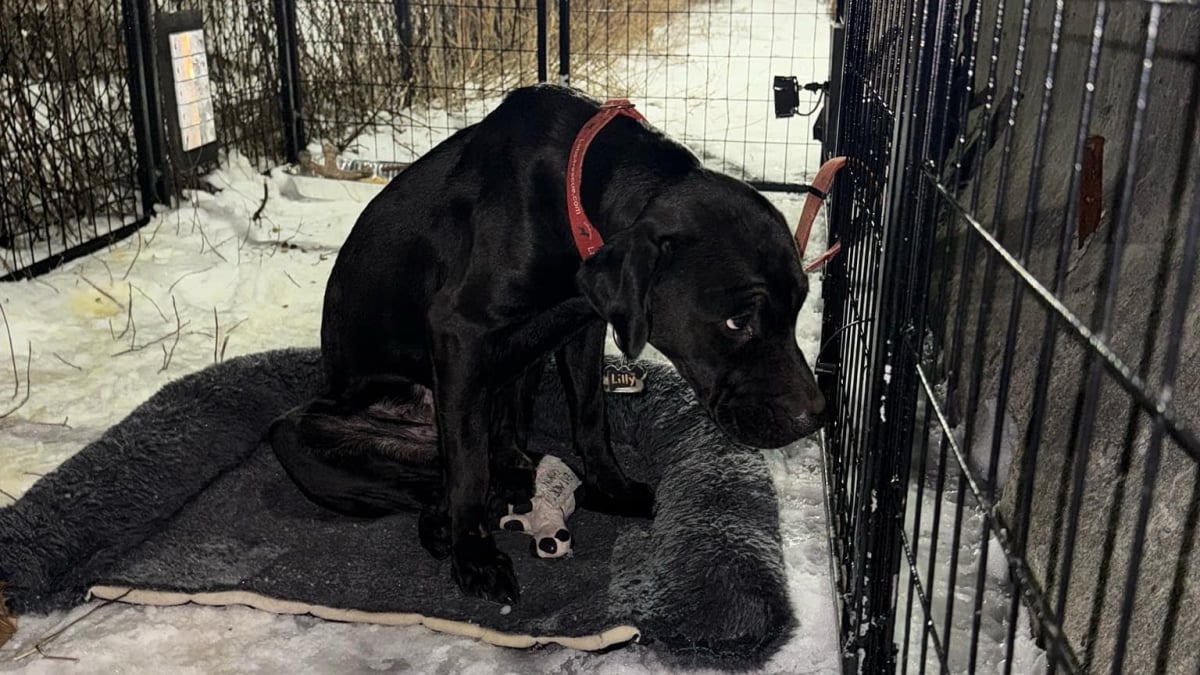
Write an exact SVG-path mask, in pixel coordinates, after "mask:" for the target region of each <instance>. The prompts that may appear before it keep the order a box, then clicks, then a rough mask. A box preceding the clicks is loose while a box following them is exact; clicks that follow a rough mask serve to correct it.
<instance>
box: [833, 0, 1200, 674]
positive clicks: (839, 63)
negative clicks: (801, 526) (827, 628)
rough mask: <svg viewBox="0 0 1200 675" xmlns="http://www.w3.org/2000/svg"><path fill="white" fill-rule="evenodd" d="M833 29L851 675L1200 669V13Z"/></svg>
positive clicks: (837, 369)
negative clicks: (1187, 629) (1198, 635)
mask: <svg viewBox="0 0 1200 675" xmlns="http://www.w3.org/2000/svg"><path fill="white" fill-rule="evenodd" d="M837 20H838V22H839V24H838V30H839V32H840V35H839V38H838V39H837V40H836V41H835V47H836V48H835V50H834V53H833V78H832V81H833V83H834V87H833V88H834V91H833V92H831V95H834V94H836V97H837V100H838V101H839V105H838V106H837V108H836V109H832V110H831V111H830V114H831V125H832V126H833V127H834V128H835V129H836V134H835V137H834V138H833V139H832V140H831V142H830V143H829V144H828V145H827V148H826V151H825V155H826V156H827V157H828V156H845V157H847V158H849V162H848V164H847V165H846V168H844V169H843V170H842V171H841V173H840V174H839V175H838V178H837V183H836V184H835V186H834V192H833V198H832V205H831V215H830V219H831V220H830V243H832V242H834V241H841V242H842V243H843V251H844V254H843V255H840V256H838V257H837V258H835V259H834V260H833V261H832V262H831V263H830V265H829V266H828V268H827V269H826V271H825V277H824V287H823V288H824V292H823V294H824V301H825V306H824V325H823V336H822V349H821V354H820V357H819V359H818V364H817V366H818V378H819V381H820V384H821V386H822V389H823V391H824V392H825V393H826V396H827V399H828V401H829V402H830V406H831V409H832V410H831V412H832V413H833V416H834V419H833V422H832V423H831V425H830V427H829V428H828V429H827V435H826V469H827V481H828V490H827V504H828V510H829V513H830V517H831V546H832V547H833V551H834V558H835V577H836V578H835V583H836V590H837V594H838V602H839V605H840V607H839V611H840V615H841V636H842V646H843V650H844V652H843V662H844V665H845V667H846V672H855V671H859V672H870V673H883V672H889V673H890V672H897V671H899V672H909V671H918V672H926V670H936V671H938V672H977V671H981V670H987V671H989V672H990V671H991V670H996V671H1002V672H1005V673H1007V672H1014V671H1015V672H1023V671H1022V669H1023V668H1031V669H1040V668H1042V667H1043V666H1042V665H1039V663H1041V662H1040V661H1039V659H1045V662H1044V663H1046V664H1048V669H1049V671H1050V672H1058V671H1066V672H1125V671H1129V672H1172V673H1174V672H1189V673H1191V672H1196V671H1197V668H1198V667H1200V654H1198V651H1197V647H1196V646H1195V642H1194V641H1191V640H1188V639H1186V638H1184V637H1183V636H1182V635H1181V634H1178V633H1177V629H1182V627H1183V626H1185V625H1194V622H1195V621H1196V620H1197V615H1196V612H1197V611H1198V610H1197V607H1198V605H1197V603H1196V602H1195V600H1196V593H1197V588H1198V586H1200V585H1198V583H1197V582H1198V581H1200V580H1198V578H1197V577H1198V576H1200V562H1198V561H1197V556H1196V550H1195V534H1196V524H1197V520H1200V517H1198V514H1200V479H1198V477H1197V460H1198V459H1200V443H1198V441H1197V429H1198V428H1200V405H1197V404H1196V403H1195V402H1194V401H1192V400H1189V398H1190V397H1189V396H1188V395H1187V394H1186V393H1185V392H1190V391H1195V387H1196V386H1197V385H1198V384H1200V382H1198V379H1200V360H1198V359H1197V352H1198V350H1197V345H1198V344H1200V325H1197V324H1198V323H1200V321H1198V320H1197V319H1196V318H1194V317H1196V316H1197V313H1198V312H1200V297H1198V296H1200V293H1197V285H1196V282H1195V275H1196V272H1197V259H1198V250H1197V249H1198V246H1200V189H1198V188H1197V184H1198V183H1200V160H1198V158H1197V154H1198V153H1196V152H1195V149H1196V148H1197V147H1198V146H1200V137H1198V129H1200V112H1198V110H1200V108H1198V107H1197V103H1200V7H1198V6H1197V4H1196V3H1194V2H1153V1H1145V2H1142V1H1115V2H1114V1H1105V0H1089V1H1087V2H1066V1H1065V0H1057V1H1055V2H1035V1H1034V0H897V1H883V0H842V1H840V2H838V6H837ZM1189 307H1190V309H1189ZM1173 391H1177V392H1179V393H1180V394H1181V396H1179V397H1172V392H1173ZM1006 457H1007V459H1006ZM1147 549H1152V550H1151V551H1148V550H1147ZM1147 553H1149V555H1147Z"/></svg>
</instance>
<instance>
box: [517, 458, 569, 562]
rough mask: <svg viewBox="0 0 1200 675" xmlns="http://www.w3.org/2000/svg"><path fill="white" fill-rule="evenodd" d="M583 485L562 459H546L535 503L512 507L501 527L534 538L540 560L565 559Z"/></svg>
mask: <svg viewBox="0 0 1200 675" xmlns="http://www.w3.org/2000/svg"><path fill="white" fill-rule="evenodd" d="M580 485H582V481H580V480H579V477H578V476H576V475H575V472H574V471H571V468H570V467H568V466H567V465H566V464H565V463H564V462H563V461H562V460H561V459H559V458H557V457H555V456H553V455H545V456H544V457H542V459H541V461H540V462H538V466H537V476H536V478H535V479H534V485H533V500H532V501H530V502H526V503H524V504H518V505H516V506H513V505H512V504H509V505H508V515H506V516H502V517H501V518H500V527H502V528H504V529H506V530H510V531H512V532H524V533H525V534H528V535H530V536H532V537H533V552H534V555H536V556H537V557H539V558H561V557H563V556H565V555H567V554H568V553H570V551H571V531H570V530H568V529H567V525H566V523H567V518H568V517H570V515H571V514H572V513H574V512H575V491H576V489H578V488H579V486H580Z"/></svg>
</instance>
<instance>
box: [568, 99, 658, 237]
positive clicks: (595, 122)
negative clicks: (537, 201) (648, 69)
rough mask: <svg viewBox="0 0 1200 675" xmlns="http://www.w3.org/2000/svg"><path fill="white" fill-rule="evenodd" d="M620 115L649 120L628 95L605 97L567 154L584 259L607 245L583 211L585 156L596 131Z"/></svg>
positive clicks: (572, 210) (571, 203)
mask: <svg viewBox="0 0 1200 675" xmlns="http://www.w3.org/2000/svg"><path fill="white" fill-rule="evenodd" d="M619 115H624V116H625V117H632V118H633V119H635V120H639V121H642V122H645V121H646V118H645V117H642V114H641V113H639V112H638V111H637V110H634V108H633V104H632V103H630V102H629V101H628V100H626V99H623V98H617V99H610V100H608V101H605V102H604V105H602V106H600V110H599V112H597V113H596V114H595V115H593V116H592V118H591V119H590V120H588V121H587V123H586V124H584V125H583V128H582V129H580V130H579V135H578V136H576V137H575V143H574V145H572V146H571V154H570V155H568V156H567V216H568V217H569V218H570V220H571V236H573V237H574V238H575V248H577V249H579V257H580V258H583V259H584V260H587V259H588V258H589V257H591V256H592V254H594V253H595V252H596V251H598V250H600V247H601V246H603V245H604V240H603V239H602V238H601V237H600V232H599V231H598V230H597V229H596V226H595V225H592V221H590V220H588V217H587V214H586V213H584V212H583V199H582V198H581V197H580V196H579V186H580V183H581V182H582V181H583V156H584V154H585V153H586V152H587V149H588V146H589V145H591V144H592V140H593V139H595V138H596V134H598V133H600V130H601V129H603V128H604V127H605V125H607V124H608V123H609V122H611V121H613V120H614V119H616V118H617V116H619Z"/></svg>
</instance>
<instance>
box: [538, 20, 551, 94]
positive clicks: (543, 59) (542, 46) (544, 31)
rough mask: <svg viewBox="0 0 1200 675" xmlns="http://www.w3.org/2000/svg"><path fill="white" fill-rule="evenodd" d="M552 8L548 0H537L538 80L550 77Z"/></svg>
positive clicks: (542, 80) (545, 79)
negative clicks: (549, 42) (549, 25)
mask: <svg viewBox="0 0 1200 675" xmlns="http://www.w3.org/2000/svg"><path fill="white" fill-rule="evenodd" d="M549 12H550V8H549V7H548V6H547V2H546V0H537V78H538V82H545V81H547V80H548V79H549V61H550V58H549V54H548V53H547V52H548V51H549V45H548V44H547V40H548V39H549V35H548V33H549V27H548V25H547V24H548V23H549V19H550V17H549V16H548V14H549Z"/></svg>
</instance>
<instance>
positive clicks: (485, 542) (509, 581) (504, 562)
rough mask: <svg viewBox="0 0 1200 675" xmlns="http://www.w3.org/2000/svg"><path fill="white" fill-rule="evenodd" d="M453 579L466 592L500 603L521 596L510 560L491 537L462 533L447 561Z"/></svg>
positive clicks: (507, 602) (514, 600)
mask: <svg viewBox="0 0 1200 675" xmlns="http://www.w3.org/2000/svg"><path fill="white" fill-rule="evenodd" d="M450 574H451V576H452V578H453V579H454V583H456V584H458V588H459V589H460V590H461V591H462V592H463V593H464V594H466V595H469V596H472V597H476V598H483V599H484V600H491V601H492V602H499V603H504V604H515V603H517V602H518V601H519V600H520V599H521V591H520V587H519V586H518V584H517V574H516V572H514V571H513V564H512V560H511V559H510V558H509V557H508V555H506V554H505V553H504V552H503V551H501V550H500V549H498V548H496V542H495V540H494V539H492V538H491V537H480V536H465V537H462V538H461V539H459V540H458V542H456V543H455V545H454V558H453V560H452V561H451V564H450Z"/></svg>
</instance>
